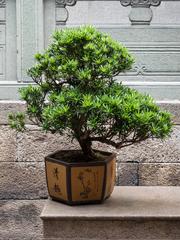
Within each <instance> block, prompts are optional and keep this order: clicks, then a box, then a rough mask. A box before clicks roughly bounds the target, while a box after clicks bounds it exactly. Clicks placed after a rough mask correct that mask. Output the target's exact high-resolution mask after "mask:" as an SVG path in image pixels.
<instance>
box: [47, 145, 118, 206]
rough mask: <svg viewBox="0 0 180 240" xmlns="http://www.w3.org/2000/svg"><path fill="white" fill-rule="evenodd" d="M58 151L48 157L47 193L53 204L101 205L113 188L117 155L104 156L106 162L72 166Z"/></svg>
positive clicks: (106, 153) (81, 163)
mask: <svg viewBox="0 0 180 240" xmlns="http://www.w3.org/2000/svg"><path fill="white" fill-rule="evenodd" d="M73 151H74V152H77V151H76V150H72V151H58V152H55V153H53V154H51V155H49V156H47V157H45V164H46V179H47V186H48V192H49V195H50V197H51V198H52V199H53V200H56V201H60V202H63V203H66V204H69V205H77V204H90V203H102V202H103V201H104V200H105V199H107V198H108V197H109V196H110V195H111V193H112V191H113V188H114V184H115V174H116V155H115V154H112V153H108V152H102V151H101V153H102V154H103V155H104V156H105V157H104V160H100V161H90V162H85V161H82V160H81V162H77V161H76V162H71V161H66V160H65V159H63V155H64V154H66V153H69V152H73Z"/></svg>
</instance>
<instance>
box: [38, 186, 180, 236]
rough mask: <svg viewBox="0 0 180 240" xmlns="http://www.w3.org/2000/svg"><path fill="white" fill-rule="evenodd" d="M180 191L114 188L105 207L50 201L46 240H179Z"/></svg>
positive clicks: (45, 214)
mask: <svg viewBox="0 0 180 240" xmlns="http://www.w3.org/2000/svg"><path fill="white" fill-rule="evenodd" d="M179 206H180V187H115V190H114V192H113V194H112V197H111V198H110V199H108V200H107V201H106V202H105V203H104V204H102V205H86V206H76V207H70V206H66V205H64V204H61V203H58V202H54V201H51V200H48V201H47V202H46V204H45V207H44V209H43V211H42V213H41V218H42V220H43V234H44V239H48V240H49V239H54V240H55V239H57V240H61V239H63V240H68V239H78V240H90V239H95V240H100V239H101V240H102V239H103V240H104V239H111V240H113V239H118V240H125V239H131V240H135V239H136V240H152V239H154V240H175V239H178V240H179V239H180V228H179V226H180V208H179Z"/></svg>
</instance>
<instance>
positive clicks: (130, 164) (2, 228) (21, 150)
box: [0, 101, 180, 240]
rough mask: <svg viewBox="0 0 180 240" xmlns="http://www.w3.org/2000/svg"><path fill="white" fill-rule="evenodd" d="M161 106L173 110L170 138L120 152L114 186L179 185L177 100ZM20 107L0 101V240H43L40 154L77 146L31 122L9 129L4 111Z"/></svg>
mask: <svg viewBox="0 0 180 240" xmlns="http://www.w3.org/2000/svg"><path fill="white" fill-rule="evenodd" d="M160 105H161V107H162V108H164V109H167V110H169V111H171V112H172V113H173V115H174V122H175V126H174V131H173V133H172V136H171V138H169V139H167V140H166V141H164V142H162V141H159V140H154V141H152V140H148V141H146V142H144V143H142V144H139V145H136V146H132V147H127V148H126V149H123V150H121V151H119V152H118V153H117V154H118V157H117V158H118V161H117V185H120V186H123V185H133V186H137V185H139V186H142V185H145V186H151V185H154V186H155V185H166V186H167V185H170V186H171V185H172V186H180V125H179V124H180V103H179V102H174V103H161V104H160ZM24 108H25V106H24V104H22V103H21V102H5V101H1V102H0V112H1V118H0V183H1V184H0V207H1V210H0V236H1V237H0V239H17V240H19V239H25V240H28V239H42V222H41V220H40V218H39V214H40V212H41V209H42V208H43V205H44V199H46V198H47V197H48V194H47V188H46V179H45V173H44V156H45V155H46V154H49V153H51V152H53V151H56V150H59V149H69V148H77V147H78V145H77V143H74V144H73V143H71V142H70V141H69V140H68V139H66V138H65V137H61V136H58V135H52V134H49V133H48V134H45V133H44V132H41V131H40V130H39V129H38V128H37V127H36V126H32V125H30V124H29V125H27V131H25V132H23V133H16V132H15V131H14V130H11V129H10V128H9V126H8V122H7V115H8V113H9V112H12V111H17V110H18V111H19V110H23V109H24ZM96 147H99V148H104V147H105V146H102V145H97V146H96ZM109 150H110V151H112V150H113V151H114V149H110V148H109Z"/></svg>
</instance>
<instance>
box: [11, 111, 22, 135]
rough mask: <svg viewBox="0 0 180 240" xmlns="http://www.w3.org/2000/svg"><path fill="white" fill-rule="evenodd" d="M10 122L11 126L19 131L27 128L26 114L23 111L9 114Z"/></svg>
mask: <svg viewBox="0 0 180 240" xmlns="http://www.w3.org/2000/svg"><path fill="white" fill-rule="evenodd" d="M9 123H10V126H11V128H13V129H16V130H17V131H19V132H20V131H23V130H24V129H25V115H24V114H23V113H16V114H13V113H11V114H9Z"/></svg>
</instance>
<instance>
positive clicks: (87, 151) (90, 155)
mask: <svg viewBox="0 0 180 240" xmlns="http://www.w3.org/2000/svg"><path fill="white" fill-rule="evenodd" d="M78 142H79V144H80V146H81V149H82V151H83V154H84V155H85V158H86V159H87V160H93V159H95V158H96V155H95V153H94V151H93V149H92V142H91V141H88V140H87V139H86V140H78Z"/></svg>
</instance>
